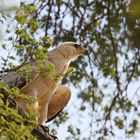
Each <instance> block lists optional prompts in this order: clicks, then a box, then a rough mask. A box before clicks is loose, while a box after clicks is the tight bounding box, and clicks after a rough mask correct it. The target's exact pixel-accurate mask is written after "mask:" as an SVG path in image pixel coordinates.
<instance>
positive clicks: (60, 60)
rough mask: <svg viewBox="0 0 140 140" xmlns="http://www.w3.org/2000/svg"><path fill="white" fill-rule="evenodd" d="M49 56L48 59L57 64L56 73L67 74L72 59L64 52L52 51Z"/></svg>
mask: <svg viewBox="0 0 140 140" xmlns="http://www.w3.org/2000/svg"><path fill="white" fill-rule="evenodd" d="M47 56H48V61H49V62H51V63H52V64H53V65H54V66H55V72H56V74H58V75H59V74H65V73H66V72H67V69H68V67H69V64H70V60H68V58H67V57H66V56H65V55H64V53H63V54H62V53H60V52H58V51H57V52H56V51H51V52H49V54H47Z"/></svg>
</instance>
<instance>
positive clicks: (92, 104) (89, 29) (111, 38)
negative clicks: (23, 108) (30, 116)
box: [3, 0, 140, 140]
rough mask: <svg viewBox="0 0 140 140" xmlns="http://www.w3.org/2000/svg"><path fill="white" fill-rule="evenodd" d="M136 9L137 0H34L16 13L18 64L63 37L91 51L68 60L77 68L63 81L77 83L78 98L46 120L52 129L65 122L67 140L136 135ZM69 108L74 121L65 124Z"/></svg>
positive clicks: (139, 17) (139, 59) (139, 43)
mask: <svg viewBox="0 0 140 140" xmlns="http://www.w3.org/2000/svg"><path fill="white" fill-rule="evenodd" d="M34 6H35V7H36V8H35V9H34ZM139 7H140V2H139V0H117V1H116V0H93V1H92V0H83V1H80V0H67V1H65V0H62V1H61V0H56V1H55V0H35V1H34V2H33V3H31V4H30V8H29V9H28V7H27V9H26V10H27V11H28V12H27V15H24V14H23V15H22V16H21V14H20V12H19V11H17V15H16V18H15V19H16V20H17V21H18V22H19V23H20V26H18V28H16V35H17V36H18V37H17V38H16V37H15V38H14V40H15V44H14V45H15V46H16V47H18V49H17V50H18V51H17V54H18V55H19V56H20V57H19V58H20V61H21V62H24V60H25V61H26V60H27V59H34V58H36V57H38V58H40V57H42V54H43V53H44V52H45V51H47V49H48V48H49V47H50V46H53V47H56V46H57V45H58V44H59V43H60V42H64V41H76V42H79V43H80V44H82V45H83V46H84V47H85V48H87V49H88V51H89V54H88V55H87V56H85V57H80V58H79V59H77V60H76V61H75V62H73V63H72V64H71V66H72V67H75V68H76V70H75V71H74V72H73V73H72V74H71V75H70V76H68V77H67V78H65V79H64V80H63V81H62V83H63V84H66V83H68V86H70V87H76V89H77V90H76V91H75V90H73V92H77V94H76V95H77V97H75V98H76V99H75V101H73V103H74V105H71V106H70V107H69V108H66V109H65V110H64V112H63V113H62V114H60V115H59V117H57V118H56V119H55V120H54V121H53V123H52V124H50V127H51V128H52V129H53V130H54V131H56V133H57V129H58V128H59V127H60V126H67V130H66V131H68V133H67V139H84V138H85V139H86V138H87V139H100V140H101V139H108V138H113V139H115V138H117V137H118V135H119V133H121V134H123V136H122V139H126V138H127V137H131V138H133V136H135V135H137V134H138V129H139V115H140V110H139V104H140V98H139V93H140V91H139V90H140V79H139V75H140V66H139V64H140V40H139V36H140V10H139ZM20 10H21V9H20ZM29 14H30V16H29ZM18 15H20V16H19V17H18ZM26 16H27V17H26ZM20 18H21V19H22V20H21V19H20ZM24 18H25V21H24ZM27 19H28V20H27ZM38 38H39V39H38ZM50 39H51V40H52V44H51V42H50ZM40 46H41V47H42V49H41V51H40V52H39V55H38V56H36V52H38V50H39V48H40ZM19 48H20V49H19ZM33 49H34V52H32V51H30V50H33ZM27 56H30V57H28V58H27ZM3 70H5V69H3ZM132 87H133V88H132ZM71 109H72V110H75V112H76V118H77V119H76V121H74V122H73V123H72V124H70V123H67V124H66V122H68V121H69V120H70V118H71V117H73V116H72V113H71V112H72V111H70V110H71ZM78 119H79V120H80V121H81V125H83V127H84V129H81V127H80V126H79V125H78ZM63 131H64V132H65V130H63ZM117 132H118V133H117ZM61 135H63V134H61Z"/></svg>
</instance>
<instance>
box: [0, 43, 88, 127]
mask: <svg viewBox="0 0 140 140" xmlns="http://www.w3.org/2000/svg"><path fill="white" fill-rule="evenodd" d="M85 52H86V49H84V48H83V47H81V46H80V45H79V44H77V43H75V42H65V43H61V44H59V45H58V47H57V48H55V49H54V50H52V51H50V52H48V53H47V56H48V58H47V60H46V65H48V63H51V64H53V65H54V68H55V74H56V75H57V76H58V78H57V81H55V80H54V79H52V78H50V77H49V76H46V77H42V76H41V75H34V76H33V78H32V79H31V80H30V82H29V83H28V84H26V82H25V80H23V79H21V78H20V77H19V75H17V74H16V73H15V72H11V73H8V74H7V76H4V77H3V78H2V79H1V81H3V82H5V83H8V84H9V86H13V85H14V84H17V83H18V84H17V85H18V87H20V88H21V92H22V93H24V94H28V95H31V96H34V97H35V98H37V99H38V102H36V103H35V104H34V105H33V106H34V109H39V113H40V115H39V117H38V122H39V124H44V123H45V121H46V120H51V118H52V117H54V116H55V115H56V114H57V113H58V112H59V111H60V110H62V109H63V108H64V107H65V106H66V104H67V103H68V101H69V99H70V95H71V92H70V89H69V88H67V87H65V86H63V85H60V84H59V83H60V82H61V80H62V78H63V75H64V74H65V73H66V72H67V70H68V67H69V64H70V62H71V61H72V60H73V59H74V58H76V57H78V56H80V55H83V54H84V53H85ZM30 65H31V67H32V68H33V69H36V62H34V63H32V62H31V63H30ZM33 69H32V70H33ZM10 75H12V76H11V78H10V79H9V81H10V82H8V80H7V77H10ZM12 81H13V82H12ZM16 82H17V83H16ZM13 83H14V84H13ZM12 84H13V85H12ZM25 84H26V85H25ZM17 103H18V105H19V106H20V107H21V108H22V109H23V110H24V111H28V108H27V105H26V104H27V103H25V102H24V101H21V100H17Z"/></svg>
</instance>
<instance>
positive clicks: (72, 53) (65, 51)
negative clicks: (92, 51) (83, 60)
mask: <svg viewBox="0 0 140 140" xmlns="http://www.w3.org/2000/svg"><path fill="white" fill-rule="evenodd" d="M57 49H58V50H59V53H61V54H62V55H63V56H64V57H66V58H68V59H73V58H76V57H78V56H80V55H84V54H86V53H87V50H86V49H85V48H84V47H82V46H81V45H79V44H77V43H76V42H64V43H60V44H59V45H58V48H57Z"/></svg>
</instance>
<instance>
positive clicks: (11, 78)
mask: <svg viewBox="0 0 140 140" xmlns="http://www.w3.org/2000/svg"><path fill="white" fill-rule="evenodd" d="M0 81H1V82H4V83H5V84H7V85H8V86H9V87H13V86H17V87H18V88H22V87H24V86H25V85H26V78H21V76H19V74H17V73H16V72H9V73H7V74H4V75H3V76H2V77H1V78H0Z"/></svg>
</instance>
